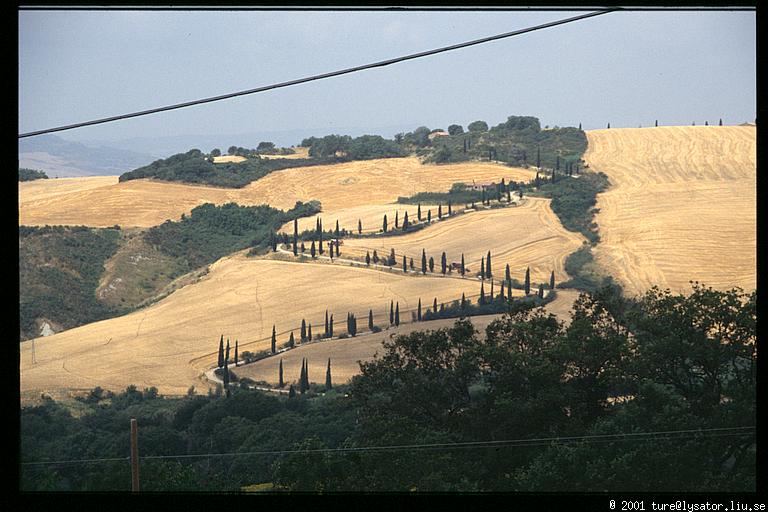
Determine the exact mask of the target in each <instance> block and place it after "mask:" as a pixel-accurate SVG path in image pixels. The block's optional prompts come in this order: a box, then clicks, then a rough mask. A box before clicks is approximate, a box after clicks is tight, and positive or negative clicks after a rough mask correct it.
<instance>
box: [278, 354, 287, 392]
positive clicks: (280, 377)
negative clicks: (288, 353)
mask: <svg viewBox="0 0 768 512" xmlns="http://www.w3.org/2000/svg"><path fill="white" fill-rule="evenodd" d="M283 386H285V381H284V380H283V358H282V357H281V358H280V366H279V367H278V369H277V387H279V388H282V387H283Z"/></svg>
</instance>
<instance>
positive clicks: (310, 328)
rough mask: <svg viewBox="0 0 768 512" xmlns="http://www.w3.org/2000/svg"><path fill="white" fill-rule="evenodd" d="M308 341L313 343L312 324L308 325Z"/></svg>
mask: <svg viewBox="0 0 768 512" xmlns="http://www.w3.org/2000/svg"><path fill="white" fill-rule="evenodd" d="M307 341H312V324H309V325H307Z"/></svg>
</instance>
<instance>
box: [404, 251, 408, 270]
mask: <svg viewBox="0 0 768 512" xmlns="http://www.w3.org/2000/svg"><path fill="white" fill-rule="evenodd" d="M407 272H408V260H407V258H406V257H405V254H403V274H405V273H407Z"/></svg>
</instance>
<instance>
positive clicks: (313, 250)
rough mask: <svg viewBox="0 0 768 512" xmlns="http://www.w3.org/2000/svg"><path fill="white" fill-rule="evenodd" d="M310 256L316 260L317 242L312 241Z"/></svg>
mask: <svg viewBox="0 0 768 512" xmlns="http://www.w3.org/2000/svg"><path fill="white" fill-rule="evenodd" d="M309 255H310V256H312V258H315V241H314V240H312V245H311V246H310V247H309Z"/></svg>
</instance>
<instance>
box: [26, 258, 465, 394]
mask: <svg viewBox="0 0 768 512" xmlns="http://www.w3.org/2000/svg"><path fill="white" fill-rule="evenodd" d="M462 293H466V294H467V296H470V295H475V294H477V293H479V286H478V284H477V282H476V281H474V280H470V279H463V280H462V279H448V278H440V277H415V276H403V275H402V274H400V273H396V272H391V273H390V272H386V271H378V270H372V269H364V268H350V267H347V266H341V265H331V264H323V263H298V262H286V261H277V260H269V259H255V258H247V257H245V256H244V255H243V253H239V254H236V255H234V256H231V257H227V258H224V259H222V260H219V261H218V262H216V263H214V264H213V265H212V266H211V270H210V272H209V274H208V275H206V276H204V277H202V278H201V280H200V281H199V282H197V283H195V284H192V285H188V286H186V287H184V288H182V289H180V290H178V291H176V292H175V293H173V294H172V295H170V296H169V297H167V298H165V299H163V300H161V301H160V302H158V303H156V304H154V305H152V306H150V307H147V308H146V309H142V310H139V311H136V312H134V313H131V314H129V315H125V316H122V317H118V318H112V319H108V320H104V321H100V322H95V323H92V324H88V325H85V326H81V327H78V328H75V329H70V330H68V331H64V332H61V333H58V334H55V335H53V336H49V337H46V338H39V339H37V340H36V341H35V355H36V361H37V362H36V363H35V364H32V362H31V342H24V343H21V344H20V362H19V363H20V369H21V379H20V380H21V391H22V392H25V393H27V394H29V393H30V392H36V391H45V390H50V389H60V388H69V389H83V388H93V387H95V386H97V385H98V386H101V387H103V388H105V389H110V390H115V391H117V390H122V389H125V387H126V386H127V385H129V384H135V385H136V386H138V387H140V388H141V387H149V386H156V387H157V388H158V389H159V390H160V392H161V393H167V394H183V393H184V392H186V390H187V389H188V388H189V386H190V385H192V384H195V385H199V380H198V379H199V376H200V375H201V373H202V372H203V370H204V369H206V368H208V367H210V366H211V365H212V364H215V361H216V350H217V348H218V339H219V336H221V335H222V334H223V335H224V337H225V338H229V339H230V340H231V344H232V348H234V342H235V340H239V341H240V345H239V350H240V352H241V353H242V352H243V351H244V350H249V351H252V352H258V351H260V350H267V349H268V348H269V346H270V341H269V336H270V335H271V330H272V325H273V324H275V325H277V331H278V333H279V335H278V345H281V344H283V343H285V342H286V341H287V340H288V335H289V332H288V331H289V330H290V329H293V331H294V335H295V336H297V337H298V335H299V327H300V325H301V320H302V318H305V319H307V321H309V322H311V323H312V325H313V333H314V334H315V335H317V334H319V333H320V332H321V331H322V329H323V324H324V314H325V310H326V308H327V309H329V310H330V312H331V313H333V314H334V326H335V332H337V333H339V332H343V331H346V323H345V319H346V314H347V312H353V313H356V315H357V317H358V319H359V325H361V326H362V325H366V319H367V313H368V309H369V308H371V309H373V310H374V315H375V321H376V322H377V323H378V324H383V323H384V319H385V316H386V317H387V320H388V315H389V301H390V300H395V301H399V304H400V314H401V321H402V322H407V321H410V312H409V310H410V309H412V308H415V307H416V304H417V300H418V299H419V297H422V298H423V299H424V300H427V298H428V299H429V300H430V301H431V299H432V298H433V297H437V298H438V300H442V301H449V300H453V299H458V298H460V297H461V294H462Z"/></svg>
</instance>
